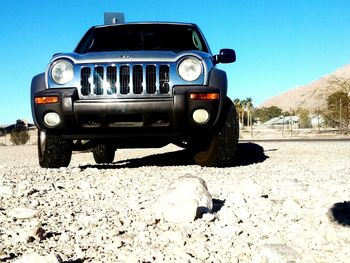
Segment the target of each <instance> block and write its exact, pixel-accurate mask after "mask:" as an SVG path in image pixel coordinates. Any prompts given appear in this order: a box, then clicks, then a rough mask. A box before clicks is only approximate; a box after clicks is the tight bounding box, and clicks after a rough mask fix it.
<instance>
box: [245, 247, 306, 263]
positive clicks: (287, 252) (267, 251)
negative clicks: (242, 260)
mask: <svg viewBox="0 0 350 263" xmlns="http://www.w3.org/2000/svg"><path fill="white" fill-rule="evenodd" d="M255 252H256V253H253V258H252V262H254V263H255V262H259V263H260V262H266V263H281V262H286V263H287V262H293V263H300V262H301V259H302V257H301V255H300V254H299V253H298V252H296V251H295V250H294V249H292V248H290V247H288V246H286V245H283V244H267V245H263V246H260V247H258V248H257V250H256V251H255Z"/></svg>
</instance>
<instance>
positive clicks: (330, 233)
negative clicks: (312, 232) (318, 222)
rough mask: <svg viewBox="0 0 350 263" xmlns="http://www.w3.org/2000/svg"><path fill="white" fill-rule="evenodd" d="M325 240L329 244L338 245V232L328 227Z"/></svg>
mask: <svg viewBox="0 0 350 263" xmlns="http://www.w3.org/2000/svg"><path fill="white" fill-rule="evenodd" d="M325 239H326V240H327V242H329V243H338V236H337V232H336V231H335V229H334V227H332V226H329V227H327V229H326V231H325Z"/></svg>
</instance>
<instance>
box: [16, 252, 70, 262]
mask: <svg viewBox="0 0 350 263" xmlns="http://www.w3.org/2000/svg"><path fill="white" fill-rule="evenodd" d="M62 262H63V261H62V259H61V257H60V256H58V255H47V256H40V255H39V254H37V253H33V254H30V255H24V256H23V257H21V258H20V259H19V260H16V261H15V263H62Z"/></svg>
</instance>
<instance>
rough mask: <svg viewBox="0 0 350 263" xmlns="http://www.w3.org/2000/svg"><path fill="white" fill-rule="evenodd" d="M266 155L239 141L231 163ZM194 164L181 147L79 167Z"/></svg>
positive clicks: (257, 160)
mask: <svg viewBox="0 0 350 263" xmlns="http://www.w3.org/2000/svg"><path fill="white" fill-rule="evenodd" d="M267 158H268V156H266V155H265V154H264V148H263V147H261V146H260V145H258V144H255V143H239V144H238V148H237V155H236V158H235V160H234V162H233V164H232V167H235V166H247V165H251V164H254V163H261V162H264V161H265V160H266V159H267ZM183 165H196V163H195V162H194V160H193V156H192V154H191V153H190V151H188V150H186V149H181V150H179V151H174V152H168V153H160V154H152V155H149V156H145V157H142V158H133V159H127V160H120V161H118V162H114V163H112V164H98V165H84V166H80V168H81V169H86V168H98V169H116V168H139V167H143V166H183Z"/></svg>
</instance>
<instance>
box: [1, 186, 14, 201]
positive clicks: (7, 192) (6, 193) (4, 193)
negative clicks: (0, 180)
mask: <svg viewBox="0 0 350 263" xmlns="http://www.w3.org/2000/svg"><path fill="white" fill-rule="evenodd" d="M12 195H13V192H12V190H11V188H10V187H9V186H0V196H1V197H5V198H8V197H11V196H12Z"/></svg>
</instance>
